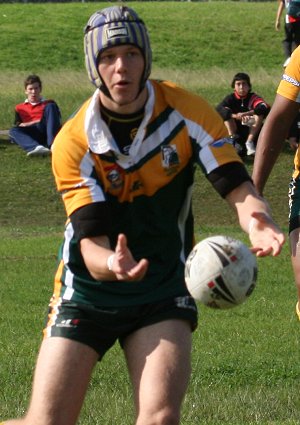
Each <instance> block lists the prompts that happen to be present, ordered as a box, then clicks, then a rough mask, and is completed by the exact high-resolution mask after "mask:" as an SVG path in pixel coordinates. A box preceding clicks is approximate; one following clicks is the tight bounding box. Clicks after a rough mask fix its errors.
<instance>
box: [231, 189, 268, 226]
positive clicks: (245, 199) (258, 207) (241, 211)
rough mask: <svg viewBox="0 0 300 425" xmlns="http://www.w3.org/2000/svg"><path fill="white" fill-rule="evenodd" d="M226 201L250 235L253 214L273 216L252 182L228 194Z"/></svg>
mask: <svg viewBox="0 0 300 425" xmlns="http://www.w3.org/2000/svg"><path fill="white" fill-rule="evenodd" d="M226 200H227V202H228V203H229V204H230V205H231V207H232V208H233V209H234V210H235V211H236V214H237V216H238V219H239V223H240V226H241V228H242V229H243V230H244V231H245V232H246V233H249V226H250V223H251V219H252V217H253V213H262V214H265V215H266V216H270V215H271V213H270V209H269V206H268V204H267V203H266V201H265V200H264V199H263V198H262V197H260V196H259V195H258V194H257V192H256V190H255V188H254V186H253V184H252V183H250V182H245V183H242V184H241V185H240V186H238V187H237V188H236V189H234V190H233V191H232V192H230V193H229V194H228V196H227V197H226Z"/></svg>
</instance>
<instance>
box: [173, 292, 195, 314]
mask: <svg viewBox="0 0 300 425" xmlns="http://www.w3.org/2000/svg"><path fill="white" fill-rule="evenodd" d="M174 301H175V304H176V307H179V308H184V309H188V310H193V311H197V307H196V306H195V303H194V300H193V298H192V297H189V296H188V295H186V296H185V297H176V298H175V300H174Z"/></svg>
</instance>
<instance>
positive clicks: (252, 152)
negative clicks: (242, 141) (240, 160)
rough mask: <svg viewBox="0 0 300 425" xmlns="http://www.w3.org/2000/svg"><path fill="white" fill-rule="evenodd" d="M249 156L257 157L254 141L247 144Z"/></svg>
mask: <svg viewBox="0 0 300 425" xmlns="http://www.w3.org/2000/svg"><path fill="white" fill-rule="evenodd" d="M246 148H247V155H248V156H254V155H255V145H254V143H253V142H252V141H248V142H246Z"/></svg>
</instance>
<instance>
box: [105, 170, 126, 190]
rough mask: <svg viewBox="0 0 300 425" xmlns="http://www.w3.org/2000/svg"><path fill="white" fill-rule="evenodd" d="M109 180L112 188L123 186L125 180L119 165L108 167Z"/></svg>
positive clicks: (107, 175)
mask: <svg viewBox="0 0 300 425" xmlns="http://www.w3.org/2000/svg"><path fill="white" fill-rule="evenodd" d="M106 171H107V174H106V177H107V180H108V181H109V182H110V184H111V189H120V187H122V186H123V184H124V182H123V179H122V176H121V173H120V171H119V169H118V166H115V167H112V168H108V169H106Z"/></svg>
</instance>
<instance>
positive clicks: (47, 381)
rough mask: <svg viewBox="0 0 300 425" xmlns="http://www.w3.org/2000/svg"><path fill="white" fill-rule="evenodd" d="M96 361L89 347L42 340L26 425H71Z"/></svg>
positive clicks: (59, 338) (63, 340)
mask: <svg viewBox="0 0 300 425" xmlns="http://www.w3.org/2000/svg"><path fill="white" fill-rule="evenodd" d="M98 357H99V356H98V353H96V351H94V350H93V349H92V348H91V347H89V346H87V345H84V344H82V343H79V342H77V341H73V340H70V339H66V338H61V337H53V338H47V339H45V340H44V341H43V343H42V346H41V349H40V353H39V356H38V361H37V365H36V370H35V376H34V385H33V394H32V400H31V405H30V408H29V412H28V416H27V422H28V423H30V424H34V425H73V424H75V423H76V419H77V417H78V415H79V412H80V408H81V406H82V403H83V400H84V396H85V393H86V390H87V386H88V384H89V381H90V377H91V373H92V370H93V367H94V366H95V364H96V362H97V360H98ZM27 422H26V423H27Z"/></svg>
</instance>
